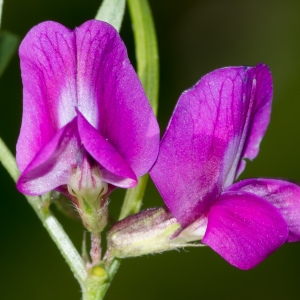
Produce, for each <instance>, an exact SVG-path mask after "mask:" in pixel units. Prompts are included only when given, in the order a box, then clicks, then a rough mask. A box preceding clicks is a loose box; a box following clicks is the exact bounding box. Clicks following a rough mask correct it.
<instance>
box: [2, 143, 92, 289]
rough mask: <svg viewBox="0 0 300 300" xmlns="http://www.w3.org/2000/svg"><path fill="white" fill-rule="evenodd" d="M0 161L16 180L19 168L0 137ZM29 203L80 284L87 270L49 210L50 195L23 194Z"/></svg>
mask: <svg viewBox="0 0 300 300" xmlns="http://www.w3.org/2000/svg"><path fill="white" fill-rule="evenodd" d="M0 162H1V163H2V164H3V166H4V168H5V169H6V170H7V171H8V173H9V174H10V176H11V177H12V179H13V180H14V181H15V182H16V181H17V179H18V177H19V170H18V168H17V165H16V161H15V159H14V157H13V155H12V154H11V152H10V151H9V149H8V148H7V147H6V145H5V144H4V142H3V140H2V139H1V138H0ZM25 198H26V199H27V200H28V202H29V204H30V205H31V206H32V208H33V209H34V211H35V212H36V214H37V216H38V217H39V219H40V220H41V222H42V223H43V225H44V227H45V228H46V230H47V232H48V233H49V235H50V237H51V238H52V240H53V241H54V243H55V244H56V246H57V248H58V249H59V250H60V252H61V254H62V256H63V257H64V258H65V260H66V262H67V264H68V265H69V267H70V268H71V270H72V272H73V273H74V276H75V277H76V278H77V280H78V282H79V284H80V285H81V286H82V285H83V282H84V281H85V279H86V277H87V271H86V269H85V265H84V263H83V260H82V258H81V256H80V255H79V253H78V252H77V250H76V248H75V247H74V245H73V243H72V241H71V240H70V239H69V237H68V235H67V234H66V232H65V231H64V230H63V228H62V226H61V225H60V223H59V222H58V221H57V219H56V218H55V216H54V215H53V214H52V212H51V211H50V210H49V204H50V196H49V194H48V195H47V196H44V197H43V198H41V197H30V196H25Z"/></svg>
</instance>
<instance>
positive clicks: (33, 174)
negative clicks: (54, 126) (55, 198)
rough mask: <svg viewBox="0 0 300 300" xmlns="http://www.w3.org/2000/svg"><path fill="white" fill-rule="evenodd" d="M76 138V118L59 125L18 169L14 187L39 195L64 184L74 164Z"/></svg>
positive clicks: (78, 142)
mask: <svg viewBox="0 0 300 300" xmlns="http://www.w3.org/2000/svg"><path fill="white" fill-rule="evenodd" d="M80 146H81V145H80V139H79V135H78V131H77V118H74V119H73V120H72V121H71V122H69V123H68V124H67V125H66V126H64V127H63V128H62V129H60V130H59V131H58V132H57V133H56V135H55V136H54V137H53V138H52V139H51V140H50V142H49V143H48V144H47V145H45V146H44V147H43V148H42V149H41V151H40V152H38V154H37V155H36V156H35V157H34V159H33V160H32V161H31V163H30V164H29V165H28V167H27V168H26V169H25V170H24V171H23V172H22V174H21V176H20V178H19V180H18V183H17V187H18V190H19V191H21V192H22V193H24V194H26V195H41V194H44V193H46V192H49V191H51V190H53V189H55V188H57V187H58V186H61V185H64V184H68V183H69V178H70V175H71V170H72V167H76V164H77V159H78V154H79V149H80Z"/></svg>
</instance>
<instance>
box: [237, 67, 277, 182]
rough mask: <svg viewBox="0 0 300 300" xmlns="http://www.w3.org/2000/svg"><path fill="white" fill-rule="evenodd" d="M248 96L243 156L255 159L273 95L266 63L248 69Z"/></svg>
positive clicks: (242, 166)
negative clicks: (247, 115)
mask: <svg viewBox="0 0 300 300" xmlns="http://www.w3.org/2000/svg"><path fill="white" fill-rule="evenodd" d="M248 78H249V79H248V81H247V85H246V93H245V95H246V98H248V99H250V104H249V117H248V120H247V122H248V124H249V131H248V132H247V135H246V140H245V142H244V143H245V146H244V149H243V152H242V158H243V159H245V158H247V159H249V160H253V159H254V158H255V157H256V156H257V154H258V151H259V145H260V142H261V140H262V138H263V136H264V134H265V132H266V129H267V127H268V125H269V122H270V114H271V104H272V97H273V86H272V76H271V72H270V70H269V68H268V67H267V66H266V65H263V64H259V65H257V66H256V67H255V68H251V69H249V71H248ZM245 165H246V162H245V161H244V160H241V161H240V163H239V166H238V170H237V172H236V178H237V177H238V176H239V175H240V174H241V173H242V172H243V170H244V168H245Z"/></svg>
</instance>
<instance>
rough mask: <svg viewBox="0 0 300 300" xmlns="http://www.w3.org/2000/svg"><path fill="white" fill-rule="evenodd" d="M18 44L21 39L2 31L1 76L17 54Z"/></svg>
mask: <svg viewBox="0 0 300 300" xmlns="http://www.w3.org/2000/svg"><path fill="white" fill-rule="evenodd" d="M18 44H19V38H18V37H17V36H16V35H14V34H12V33H9V32H7V31H0V76H1V75H2V74H3V72H4V70H5V68H6V67H7V65H8V63H9V61H10V60H11V58H12V56H13V54H14V53H15V52H16V50H17V47H18Z"/></svg>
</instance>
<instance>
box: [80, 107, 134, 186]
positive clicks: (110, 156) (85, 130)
mask: <svg viewBox="0 0 300 300" xmlns="http://www.w3.org/2000/svg"><path fill="white" fill-rule="evenodd" d="M77 115H78V117H77V118H78V131H79V135H80V139H81V142H82V144H83V146H84V148H85V150H86V151H87V152H88V153H89V154H90V155H91V156H92V157H93V158H94V159H95V160H96V161H97V162H98V163H99V164H100V165H101V167H103V168H104V170H103V169H101V168H100V172H101V174H102V176H103V179H104V180H105V181H106V182H108V183H111V184H113V185H115V186H119V187H125V188H128V187H133V186H134V185H135V184H136V183H137V178H136V175H135V174H134V172H133V171H132V169H131V168H130V166H129V165H128V164H127V162H126V161H125V160H124V159H123V157H122V156H121V155H120V154H119V153H118V152H117V150H116V149H115V148H114V147H113V146H112V145H111V144H110V142H109V140H107V139H105V138H103V137H102V136H101V135H100V133H99V132H98V131H97V130H96V129H95V128H94V127H93V126H91V125H90V124H89V122H88V121H87V120H86V119H85V118H84V117H83V115H82V114H81V113H80V112H79V111H77Z"/></svg>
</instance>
